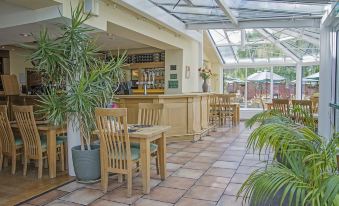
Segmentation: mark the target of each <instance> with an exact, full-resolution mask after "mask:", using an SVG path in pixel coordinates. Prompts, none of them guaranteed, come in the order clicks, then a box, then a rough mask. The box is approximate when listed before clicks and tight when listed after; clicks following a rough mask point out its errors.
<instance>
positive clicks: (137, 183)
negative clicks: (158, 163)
mask: <svg viewBox="0 0 339 206" xmlns="http://www.w3.org/2000/svg"><path fill="white" fill-rule="evenodd" d="M160 182H161V180H160V179H153V178H151V180H150V187H151V189H152V188H154V187H156V186H157V185H158V184H159V183H160ZM122 187H123V188H127V182H124V184H123V185H122ZM132 187H133V189H137V190H142V188H143V185H142V177H141V176H138V177H135V178H133V183H132Z"/></svg>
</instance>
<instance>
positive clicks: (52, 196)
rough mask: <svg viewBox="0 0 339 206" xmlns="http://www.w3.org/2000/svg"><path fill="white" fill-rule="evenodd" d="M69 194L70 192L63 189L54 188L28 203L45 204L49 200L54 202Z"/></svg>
mask: <svg viewBox="0 0 339 206" xmlns="http://www.w3.org/2000/svg"><path fill="white" fill-rule="evenodd" d="M66 194H68V192H65V191H61V190H52V191H50V192H47V193H45V194H43V195H41V196H39V197H37V198H35V199H33V200H31V201H29V202H28V204H32V205H45V204H47V203H49V202H52V201H54V200H56V199H58V198H59V197H62V196H64V195H66Z"/></svg>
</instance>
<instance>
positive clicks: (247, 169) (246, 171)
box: [236, 165, 259, 174]
mask: <svg viewBox="0 0 339 206" xmlns="http://www.w3.org/2000/svg"><path fill="white" fill-rule="evenodd" d="M257 169H259V167H247V166H243V165H240V166H239V167H238V169H237V171H236V173H238V174H251V173H252V172H254V171H255V170H257Z"/></svg>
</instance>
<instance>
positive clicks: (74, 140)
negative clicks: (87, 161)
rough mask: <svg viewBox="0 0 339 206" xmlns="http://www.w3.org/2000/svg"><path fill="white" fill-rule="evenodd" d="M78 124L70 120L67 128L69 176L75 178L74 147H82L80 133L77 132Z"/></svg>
mask: <svg viewBox="0 0 339 206" xmlns="http://www.w3.org/2000/svg"><path fill="white" fill-rule="evenodd" d="M76 124H77V123H76V122H75V121H72V120H70V121H69V122H68V126H67V146H68V174H69V175H70V176H75V172H74V167H73V159H72V147H74V146H78V145H80V144H81V143H80V131H79V130H77V129H76V128H77V125H76Z"/></svg>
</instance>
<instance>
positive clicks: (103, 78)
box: [30, 4, 125, 182]
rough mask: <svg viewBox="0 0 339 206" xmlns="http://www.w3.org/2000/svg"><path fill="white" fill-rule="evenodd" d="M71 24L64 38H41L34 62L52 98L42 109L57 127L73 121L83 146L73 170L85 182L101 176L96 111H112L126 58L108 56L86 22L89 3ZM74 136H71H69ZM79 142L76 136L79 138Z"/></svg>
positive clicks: (75, 153) (44, 35)
mask: <svg viewBox="0 0 339 206" xmlns="http://www.w3.org/2000/svg"><path fill="white" fill-rule="evenodd" d="M71 14H72V15H71V21H70V23H68V24H67V23H65V24H64V25H62V26H61V27H60V29H61V31H62V34H61V35H60V37H58V38H57V39H52V38H50V36H49V34H48V31H47V30H46V29H44V30H42V31H41V32H40V35H39V36H38V37H37V40H36V42H37V44H36V46H34V47H32V48H33V49H34V50H35V51H34V53H33V54H32V55H31V57H30V59H31V61H32V62H33V63H34V66H35V69H36V70H37V71H38V72H40V73H41V75H42V76H43V85H44V87H45V88H46V94H44V95H41V96H40V107H41V108H40V111H39V112H41V113H43V114H45V116H46V118H47V120H48V121H49V122H50V123H52V124H55V125H61V124H64V123H65V122H68V126H70V124H71V125H72V127H73V131H79V132H74V133H75V134H79V133H80V135H78V138H80V142H81V145H79V146H76V147H73V148H72V158H73V166H74V171H75V174H76V177H77V179H78V180H79V181H83V182H90V181H92V180H97V179H99V178H100V158H99V147H98V146H97V145H91V133H92V131H93V130H94V129H95V118H94V109H95V107H106V105H107V104H109V103H110V102H111V100H112V98H113V95H114V91H115V89H116V88H117V87H118V84H119V82H120V79H121V78H123V72H122V70H121V67H122V66H123V63H124V61H125V54H123V55H122V56H119V57H116V58H113V57H112V58H111V59H110V60H107V59H104V58H102V56H101V55H100V53H98V47H97V46H96V44H95V42H94V40H93V37H92V36H91V35H90V34H89V33H90V32H91V31H92V29H89V28H88V27H85V26H84V25H83V24H84V23H85V21H86V20H88V19H89V18H90V15H89V14H83V4H79V5H78V6H77V7H76V8H75V9H72V10H71ZM68 138H72V137H70V135H68ZM73 138H74V137H73Z"/></svg>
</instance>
